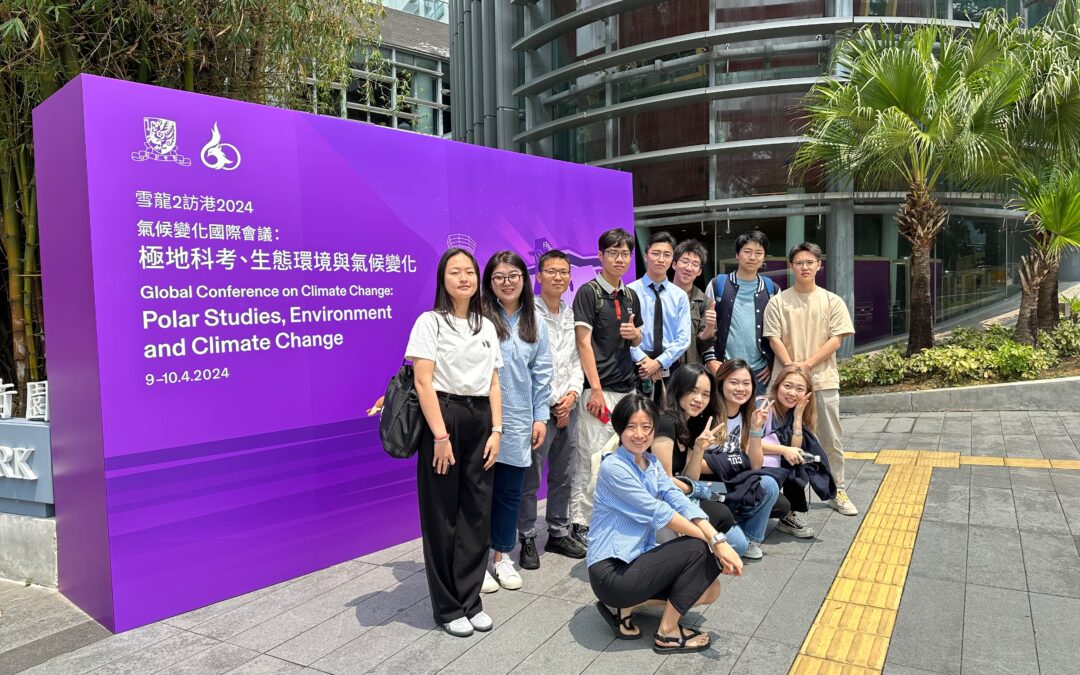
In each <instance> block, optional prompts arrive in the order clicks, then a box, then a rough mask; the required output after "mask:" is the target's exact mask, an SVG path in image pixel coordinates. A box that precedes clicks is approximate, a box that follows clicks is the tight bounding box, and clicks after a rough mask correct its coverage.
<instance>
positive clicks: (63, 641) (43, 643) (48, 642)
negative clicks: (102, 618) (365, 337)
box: [0, 620, 112, 675]
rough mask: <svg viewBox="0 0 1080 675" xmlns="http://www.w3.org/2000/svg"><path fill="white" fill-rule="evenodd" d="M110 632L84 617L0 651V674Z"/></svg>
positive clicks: (44, 658) (84, 643)
mask: <svg viewBox="0 0 1080 675" xmlns="http://www.w3.org/2000/svg"><path fill="white" fill-rule="evenodd" d="M110 635H112V633H110V632H109V631H108V629H106V628H104V627H103V626H101V624H99V623H97V622H95V621H90V620H87V621H84V622H82V623H80V624H78V625H75V626H72V627H71V628H67V629H65V630H62V631H59V632H57V633H51V634H49V635H47V636H45V637H42V638H40V639H38V640H35V641H33V642H30V643H27V644H24V645H22V646H21V647H16V648H14V649H11V650H9V651H8V650H7V646H6V638H5V646H4V647H3V649H4V650H5V651H0V675H11V674H12V673H18V672H20V671H23V670H26V669H27V668H32V667H33V666H36V665H38V664H39V663H45V662H46V661H48V660H49V659H51V658H54V657H56V656H60V655H61V654H67V653H69V652H73V651H75V650H77V649H81V648H82V647H85V646H86V645H90V644H93V643H95V642H97V641H99V640H103V639H105V638H107V637H109V636H110Z"/></svg>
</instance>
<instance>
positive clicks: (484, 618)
mask: <svg viewBox="0 0 1080 675" xmlns="http://www.w3.org/2000/svg"><path fill="white" fill-rule="evenodd" d="M469 623H471V624H472V627H473V628H474V629H476V630H478V631H480V632H481V633H484V632H486V631H489V630H491V627H492V626H494V625H495V622H494V621H492V620H491V617H490V616H488V615H487V614H486V613H485V612H482V611H481V612H477V613H476V614H475V615H474V616H471V617H469Z"/></svg>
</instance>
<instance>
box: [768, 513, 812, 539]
mask: <svg viewBox="0 0 1080 675" xmlns="http://www.w3.org/2000/svg"><path fill="white" fill-rule="evenodd" d="M776 529H777V530H779V531H780V532H787V533H788V534H790V535H791V536H793V537H799V538H801V539H811V538H813V537H815V536H817V532H816V531H815V530H814V528H812V527H810V526H809V525H807V524H806V523H804V522H803V520H802V518H800V517H799V514H798V513H795V512H794V511H792V512H791V513H789V514H787V515H786V516H784V517H783V518H781V519H780V522H779V523H777V524H776Z"/></svg>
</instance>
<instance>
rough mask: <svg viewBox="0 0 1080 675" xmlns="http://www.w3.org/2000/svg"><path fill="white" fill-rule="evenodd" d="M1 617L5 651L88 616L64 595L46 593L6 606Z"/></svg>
mask: <svg viewBox="0 0 1080 675" xmlns="http://www.w3.org/2000/svg"><path fill="white" fill-rule="evenodd" d="M3 609H4V612H3V618H2V619H0V634H2V635H3V647H2V649H3V650H4V651H8V650H10V649H15V648H17V647H21V646H23V645H26V644H30V643H32V642H36V641H38V640H41V639H42V638H46V637H48V636H50V635H52V634H54V633H59V632H60V631H63V630H67V629H68V628H72V627H74V626H78V625H79V624H81V623H85V622H86V620H87V618H88V617H87V616H86V614H84V613H83V611H82V610H80V609H79V608H78V607H76V606H75V605H73V604H72V603H71V602H69V601H68V600H67V598H65V597H64V596H62V595H59V594H52V595H45V596H42V597H40V598H38V599H36V600H33V601H30V602H24V603H21V604H19V605H17V606H15V607H12V608H9V607H7V606H5V607H4V608H3Z"/></svg>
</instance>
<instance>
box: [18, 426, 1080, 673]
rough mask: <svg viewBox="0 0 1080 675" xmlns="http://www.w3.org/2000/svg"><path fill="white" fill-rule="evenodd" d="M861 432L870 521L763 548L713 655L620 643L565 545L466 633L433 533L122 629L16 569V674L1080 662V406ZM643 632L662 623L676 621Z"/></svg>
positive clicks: (721, 621) (855, 430) (710, 618)
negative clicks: (426, 563)
mask: <svg viewBox="0 0 1080 675" xmlns="http://www.w3.org/2000/svg"><path fill="white" fill-rule="evenodd" d="M845 428H846V432H847V435H848V436H847V437H848V450H849V451H850V452H852V453H853V456H858V457H862V458H863V459H851V460H849V464H848V467H849V468H848V475H849V489H848V493H849V495H850V496H851V498H852V499H853V501H854V502H855V503H856V504H857V505H858V506H859V507H860V509H861V510H862V514H861V515H859V516H857V517H845V516H841V515H838V514H835V513H833V512H832V511H831V510H829V509H828V508H826V507H825V506H824V505H822V504H820V503H815V504H813V506H812V508H811V511H810V514H809V518H808V520H809V521H810V522H811V523H812V524H813V525H814V526H815V527H816V528H817V529H818V537H817V538H816V539H813V540H799V539H794V538H792V537H790V536H787V535H783V534H779V533H775V532H774V533H772V534H771V535H770V536H769V537H768V539H767V541H766V542H765V544H764V546H763V549H764V551H765V558H764V559H763V560H761V561H759V562H748V563H747V564H746V569H745V574H744V576H743V577H742V578H738V579H732V578H727V577H725V578H723V588H724V591H723V593H722V594H721V597H720V600H719V601H717V602H716V603H714V604H713V605H711V606H709V607H705V608H702V611H695V612H693V613H691V614H690V616H689V620H690V622H692V623H695V624H698V625H699V626H704V627H705V628H706V629H708V631H709V632H710V633H711V634H712V636H713V641H714V642H713V648H712V649H711V650H709V651H707V652H703V653H701V654H695V655H670V656H658V655H656V654H654V653H653V652H652V650H651V649H650V644H651V641H650V640H649V639H648V638H647V637H646V638H645V639H643V640H639V641H620V640H614V639H613V635H612V633H611V631H610V629H609V628H608V626H607V624H606V623H604V621H603V620H602V619H601V618H600V616H599V614H598V613H597V610H596V609H595V608H594V607H593V606H592V601H593V596H592V593H591V591H590V589H589V585H588V581H587V576H586V571H585V567H584V564H583V562H581V561H573V560H568V559H566V558H562V557H559V556H555V555H551V554H542V555H541V561H542V565H541V568H540V569H539V570H537V571H534V572H524V573H523V577H524V580H525V585H524V588H523V589H522V590H521V591H506V590H502V591H499V592H497V593H495V594H492V595H489V596H485V600H484V603H485V609H486V610H487V611H488V613H489V614H490V615H491V616H492V617H493V618H494V619H495V623H496V628H495V630H494V631H492V632H490V633H487V634H480V633H478V634H476V635H474V636H473V637H471V638H466V639H460V638H453V637H450V636H449V635H447V634H445V633H444V632H443V631H442V630H440V629H438V628H436V626H435V625H434V624H433V622H432V619H431V610H430V605H429V603H428V599H427V584H426V580H425V577H424V574H423V571H422V570H423V557H422V554H421V551H420V548H419V541H412V542H408V543H405V544H402V545H399V546H396V547H394V548H391V549H387V550H384V551H380V552H378V553H374V554H371V555H368V556H364V557H363V558H359V559H357V560H353V561H349V562H346V563H343V564H341V565H338V566H336V567H333V568H330V569H327V570H322V571H319V572H316V573H313V574H310V575H307V576H305V577H301V578H299V579H294V580H291V581H288V582H284V583H281V584H278V585H276V586H273V587H270V588H266V589H262V590H260V591H257V592H254V593H250V594H248V595H245V596H242V597H238V598H233V599H230V600H226V601H224V602H221V603H218V604H216V605H212V606H209V607H204V608H202V609H199V610H196V611H193V612H190V613H188V614H185V615H182V616H178V617H175V618H172V619H169V620H167V621H163V622H161V623H157V624H154V625H150V626H145V627H143V628H139V629H136V630H132V631H129V632H127V633H123V634H120V635H110V634H109V633H108V631H106V630H105V629H103V628H101V627H100V626H98V625H97V624H96V623H94V622H93V621H91V620H90V619H88V617H86V616H85V615H84V614H82V612H80V611H79V610H78V609H76V608H75V607H74V606H73V605H71V604H70V603H69V602H67V601H66V600H65V599H64V598H63V597H62V596H60V595H59V594H57V593H56V592H53V591H49V590H47V589H43V588H40V587H24V586H22V585H21V584H12V583H6V582H0V612H2V614H0V675H6V674H8V673H18V672H26V673H35V674H37V673H49V674H53V673H56V674H69V673H71V674H74V673H90V672H92V673H95V674H105V673H140V674H141V673H199V674H204V673H298V672H309V673H317V672H326V673H360V672H369V671H370V672H388V673H396V674H400V673H420V672H436V671H439V672H451V673H452V672H470V673H471V672H484V673H509V672H529V673H580V672H588V673H601V672H612V673H619V674H620V675H625V674H627V673H660V672H680V673H687V672H709V673H727V672H732V673H784V672H787V671H788V670H789V669H792V668H793V664H795V665H794V672H827V671H829V669H830V668H831V669H834V670H835V672H841V668H845V667H846V670H844V672H849V673H859V672H878V671H880V670H882V669H883V670H884V672H885V673H896V674H898V675H899V674H901V673H904V674H917V673H973V674H974V673H978V674H980V675H981V674H983V673H1070V674H1071V673H1075V672H1077V671H1078V670H1080V665H1078V664H1080V552H1078V549H1080V470H1078V469H1080V462H1076V461H1075V460H1080V451H1078V447H1080V413H1075V414H1074V413H1061V414H1058V413H1047V414H1040V413H1023V412H1016V413H1014V412H1001V413H922V414H906V415H902V416H901V415H896V416H888V415H862V416H856V417H848V418H846V419H845ZM885 450H911V451H912V452H907V453H890V452H882V451H885ZM917 451H935V452H932V453H926V452H924V453H920V452H917ZM916 458H918V460H917V461H916ZM883 462H885V463H883ZM916 463H917V464H919V466H915V465H916ZM924 463H925V465H926V466H925V467H924V466H923V465H924ZM982 463H986V464H996V466H993V465H991V466H987V465H983V464H982ZM908 465H910V466H908ZM931 465H932V466H934V467H935V468H930V466H931ZM1010 465H1012V466H1010ZM1021 465H1024V466H1021ZM1055 465H1056V467H1069V468H1055ZM947 467H952V468H947ZM886 476H888V477H886ZM920 476H921V477H922V478H921V479H920V478H919V477H920ZM920 480H921V483H920ZM879 488H880V490H879ZM909 488H910V489H909ZM895 514H904V515H899V516H898V515H895ZM920 514H921V515H920ZM907 532H909V533H910V536H907V535H906V533H907ZM916 533H917V535H916ZM886 539H888V541H887V542H886ZM882 542H886V543H884V544H882ZM853 543H854V544H855V545H854V546H853V545H852V544H853ZM541 545H542V542H541ZM875 555H876V556H877V557H876V558H874V560H871V558H873V557H874V556H875ZM515 556H516V554H515ZM890 556H892V557H890ZM638 623H639V625H640V626H641V627H642V632H643V633H644V634H645V635H646V636H650V635H651V634H652V632H653V631H654V630H655V628H656V625H657V615H656V614H655V613H654V614H652V615H651V616H650V615H646V616H642V617H640V618H639V620H638ZM800 654H802V656H800ZM796 659H798V661H797V660H796ZM843 664H848V665H847V666H844V665H843Z"/></svg>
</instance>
